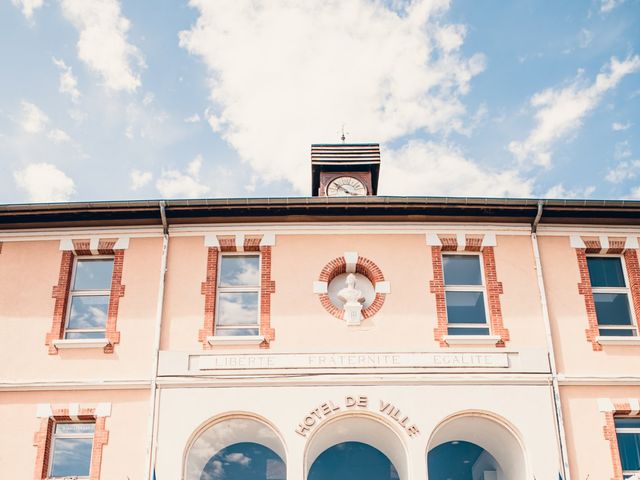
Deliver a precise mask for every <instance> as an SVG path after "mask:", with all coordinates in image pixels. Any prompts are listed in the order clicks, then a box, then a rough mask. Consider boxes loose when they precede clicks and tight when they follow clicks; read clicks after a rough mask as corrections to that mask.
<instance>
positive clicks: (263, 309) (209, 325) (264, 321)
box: [198, 237, 276, 350]
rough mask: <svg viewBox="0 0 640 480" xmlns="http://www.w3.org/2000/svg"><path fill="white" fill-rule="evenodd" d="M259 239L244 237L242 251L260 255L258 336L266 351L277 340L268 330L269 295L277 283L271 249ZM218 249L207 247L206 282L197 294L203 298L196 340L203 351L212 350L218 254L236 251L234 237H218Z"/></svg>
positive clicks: (269, 322) (269, 316) (269, 313)
mask: <svg viewBox="0 0 640 480" xmlns="http://www.w3.org/2000/svg"><path fill="white" fill-rule="evenodd" d="M260 241H261V238H260V237H245V239H244V245H243V251H245V252H256V251H259V252H260V321H259V327H260V335H261V336H262V337H264V341H263V342H262V343H261V344H260V348H269V345H270V343H271V342H272V341H273V340H275V338H276V331H275V329H274V328H272V327H271V294H272V293H275V291H276V283H275V281H273V280H272V279H271V247H270V246H263V247H261V246H260ZM218 242H219V243H220V248H218V247H209V248H208V250H207V271H206V280H205V281H204V282H202V285H201V287H200V293H201V294H202V295H204V296H205V297H204V324H203V326H202V329H200V331H199V332H198V341H199V342H200V343H202V348H203V349H204V350H211V349H212V348H213V347H212V345H211V344H209V341H208V339H207V338H208V337H210V336H213V335H214V332H215V325H216V319H215V315H216V298H217V297H216V296H217V286H218V285H217V282H218V262H219V259H220V252H221V251H222V252H236V251H238V249H237V248H236V244H235V237H218Z"/></svg>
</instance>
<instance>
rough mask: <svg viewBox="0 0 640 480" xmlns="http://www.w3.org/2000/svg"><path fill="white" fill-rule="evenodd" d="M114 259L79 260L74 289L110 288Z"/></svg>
mask: <svg viewBox="0 0 640 480" xmlns="http://www.w3.org/2000/svg"><path fill="white" fill-rule="evenodd" d="M112 273H113V259H112V258H107V259H101V260H78V261H77V262H76V276H75V279H74V281H73V289H74V290H110V289H111V275H112Z"/></svg>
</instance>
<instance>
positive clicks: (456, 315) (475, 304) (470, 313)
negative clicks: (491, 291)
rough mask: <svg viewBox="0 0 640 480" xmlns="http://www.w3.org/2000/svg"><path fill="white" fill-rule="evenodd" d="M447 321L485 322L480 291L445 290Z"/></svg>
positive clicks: (482, 298)
mask: <svg viewBox="0 0 640 480" xmlns="http://www.w3.org/2000/svg"><path fill="white" fill-rule="evenodd" d="M446 299H447V320H448V322H449V323H487V320H486V317H485V314H484V297H483V295H482V292H446Z"/></svg>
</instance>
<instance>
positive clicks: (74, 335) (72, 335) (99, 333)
mask: <svg viewBox="0 0 640 480" xmlns="http://www.w3.org/2000/svg"><path fill="white" fill-rule="evenodd" d="M64 338H66V339H69V340H73V339H79V338H106V337H105V332H104V330H95V331H90V332H74V331H66V332H65V334H64Z"/></svg>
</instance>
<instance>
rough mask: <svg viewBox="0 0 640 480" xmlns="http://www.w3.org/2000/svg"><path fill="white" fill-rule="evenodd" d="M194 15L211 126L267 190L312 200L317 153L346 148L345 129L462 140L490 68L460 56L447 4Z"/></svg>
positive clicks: (351, 1)
mask: <svg viewBox="0 0 640 480" xmlns="http://www.w3.org/2000/svg"><path fill="white" fill-rule="evenodd" d="M190 4H191V6H192V7H194V8H196V9H197V10H198V13H199V17H198V20H197V22H196V24H195V25H193V26H192V28H191V29H190V30H188V31H183V32H181V33H180V45H181V46H182V47H183V48H185V49H187V50H188V51H189V52H190V53H191V54H193V55H197V56H199V57H201V58H202V60H203V61H204V63H205V64H206V66H207V68H208V70H209V83H210V86H211V87H210V97H211V100H212V109H211V110H210V111H209V112H207V113H206V114H205V118H206V119H207V121H208V122H209V124H210V126H211V128H212V129H213V130H214V131H215V132H220V134H221V135H222V137H223V138H224V139H225V140H226V141H227V142H229V143H230V144H231V145H232V146H233V147H234V148H235V149H236V150H237V151H238V153H239V155H240V157H241V158H242V160H244V161H245V162H248V163H249V164H250V165H251V167H252V168H253V169H254V170H255V171H256V172H257V173H259V174H260V175H261V176H262V178H263V179H265V180H266V181H272V180H278V179H286V180H289V181H290V182H291V183H292V184H293V185H294V187H295V188H296V189H297V190H298V191H299V192H304V193H306V192H307V190H308V184H309V180H308V177H309V171H308V170H309V168H308V157H309V145H310V144H311V143H319V142H335V141H338V138H339V137H338V133H337V132H338V131H339V130H340V126H341V125H342V124H346V125H347V128H348V129H349V130H350V131H351V132H352V135H351V137H350V138H349V141H353V142H357V141H372V140H373V141H381V142H386V141H391V140H394V139H397V138H400V137H403V136H406V135H409V134H413V133H416V132H425V131H426V132H430V133H446V132H451V131H463V130H464V127H465V125H464V118H465V114H466V112H465V107H464V105H463V104H462V102H461V97H462V96H463V95H464V94H466V93H467V92H468V91H469V88H470V81H471V80H472V78H473V77H474V76H475V75H477V74H478V73H480V72H481V71H482V70H483V69H484V57H483V56H482V55H474V56H471V57H465V56H464V55H463V54H462V53H461V52H460V49H459V47H460V46H461V45H462V42H463V41H464V37H465V33H466V32H465V27H464V26H463V25H455V24H450V23H447V22H446V19H445V18H444V16H443V15H444V13H446V11H447V9H448V5H449V2H448V1H447V0H417V1H414V2H402V5H400V4H396V3H394V4H393V5H394V6H395V9H394V8H392V7H389V6H385V4H384V3H383V2H371V1H367V0H329V1H325V2H291V1H288V0H271V1H268V2H261V3H259V4H257V2H255V1H252V0H238V1H235V2H226V1H222V0H217V1H205V0H192V1H191V2H190ZM396 10H401V11H400V12H398V11H396Z"/></svg>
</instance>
